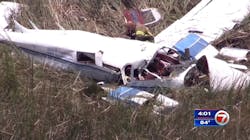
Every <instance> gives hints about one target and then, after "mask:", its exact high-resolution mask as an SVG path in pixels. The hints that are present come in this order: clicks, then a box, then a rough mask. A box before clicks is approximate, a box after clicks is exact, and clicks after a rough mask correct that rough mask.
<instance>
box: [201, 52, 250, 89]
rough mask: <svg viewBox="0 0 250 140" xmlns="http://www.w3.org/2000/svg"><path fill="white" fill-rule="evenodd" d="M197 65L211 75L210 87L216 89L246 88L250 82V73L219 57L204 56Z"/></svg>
mask: <svg viewBox="0 0 250 140" xmlns="http://www.w3.org/2000/svg"><path fill="white" fill-rule="evenodd" d="M197 67H198V69H199V70H200V71H202V72H203V73H204V74H207V75H209V83H210V87H211V89H212V90H214V91H220V90H230V89H244V88H246V87H248V86H249V84H250V77H249V75H247V74H246V73H244V72H242V71H239V70H237V69H234V68H232V67H230V66H229V65H228V64H227V63H226V62H225V61H222V60H219V59H217V58H213V57H206V56H203V57H202V58H201V59H199V60H198V62H197Z"/></svg>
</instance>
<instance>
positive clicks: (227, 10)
mask: <svg viewBox="0 0 250 140" xmlns="http://www.w3.org/2000/svg"><path fill="white" fill-rule="evenodd" d="M249 7H250V1H249V0H242V1H240V2H238V1H236V0H202V1H201V2H200V3H198V4H197V5H196V6H195V7H194V8H192V9H191V10H190V11H189V12H188V13H187V14H186V15H184V16H183V17H182V18H180V19H179V20H177V21H175V22H174V23H173V24H171V25H170V26H169V27H167V28H166V29H165V30H163V31H161V32H160V33H159V34H158V35H157V36H156V37H155V42H156V43H157V44H160V45H162V46H168V47H170V46H174V44H175V43H176V42H177V41H178V40H179V39H180V38H184V37H185V36H187V34H188V33H189V31H192V30H196V31H199V32H200V34H199V35H201V36H202V37H203V38H204V39H205V40H206V41H207V42H208V43H210V42H211V41H214V40H215V39H217V38H219V37H220V36H221V35H222V34H223V33H224V32H225V30H230V29H232V28H233V27H234V26H235V25H236V24H238V23H239V22H241V21H242V20H243V19H244V18H245V17H246V16H247V15H248V14H249Z"/></svg>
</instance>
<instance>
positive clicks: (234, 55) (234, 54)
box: [219, 47, 250, 62]
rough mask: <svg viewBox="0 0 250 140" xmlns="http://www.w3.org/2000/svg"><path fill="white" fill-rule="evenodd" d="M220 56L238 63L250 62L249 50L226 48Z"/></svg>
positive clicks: (221, 51)
mask: <svg viewBox="0 0 250 140" xmlns="http://www.w3.org/2000/svg"><path fill="white" fill-rule="evenodd" d="M219 54H220V55H222V56H224V57H228V58H231V59H233V60H234V61H238V62H239V61H249V60H250V50H248V49H240V48H231V47H224V48H222V49H221V50H220V52H219Z"/></svg>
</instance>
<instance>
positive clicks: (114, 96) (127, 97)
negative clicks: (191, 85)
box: [102, 86, 179, 113]
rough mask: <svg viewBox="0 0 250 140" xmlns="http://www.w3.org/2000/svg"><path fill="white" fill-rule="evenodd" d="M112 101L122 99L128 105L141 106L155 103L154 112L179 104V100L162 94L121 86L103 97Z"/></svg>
mask: <svg viewBox="0 0 250 140" xmlns="http://www.w3.org/2000/svg"><path fill="white" fill-rule="evenodd" d="M102 99H103V100H105V101H108V102H110V103H115V102H117V101H121V102H123V103H125V104H128V105H135V106H141V105H145V104H148V103H149V102H152V103H153V112H155V113H160V112H163V111H164V110H166V109H169V108H173V107H176V106H178V104H179V103H178V102H177V101H175V100H173V99H170V98H168V97H166V96H164V95H162V94H156V95H154V94H152V93H149V92H146V91H142V90H139V89H135V88H131V87H126V86H120V87H118V88H117V89H115V90H113V91H111V92H110V93H109V94H108V96H107V97H103V98H102Z"/></svg>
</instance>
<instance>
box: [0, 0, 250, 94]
mask: <svg viewBox="0 0 250 140" xmlns="http://www.w3.org/2000/svg"><path fill="white" fill-rule="evenodd" d="M220 1H223V2H224V3H223V4H225V3H226V4H228V5H234V4H236V5H234V6H235V7H230V8H229V9H225V10H222V9H221V7H218V6H217V5H218V4H219V5H221V2H220ZM220 1H219V0H217V1H208V0H202V1H201V2H200V3H199V4H198V5H197V6H196V7H195V8H193V9H192V10H191V11H190V12H189V13H188V14H187V15H185V16H184V17H183V18H181V19H180V20H177V21H176V22H175V23H173V24H172V25H170V26H169V27H168V28H167V29H165V30H163V31H162V32H161V33H160V34H159V35H157V36H156V38H155V39H156V43H150V42H142V41H137V40H128V39H123V38H112V37H107V36H103V35H99V34H95V33H90V32H86V31H80V30H40V29H37V28H35V29H27V28H25V27H24V26H22V25H20V24H19V23H18V22H17V21H15V20H14V23H15V27H14V28H13V29H9V28H8V25H9V21H8V20H7V19H8V18H9V17H10V16H11V14H12V13H11V12H10V11H12V10H13V9H14V11H15V12H18V8H19V7H20V5H19V4H17V3H11V2H1V5H0V10H1V11H2V13H1V14H2V17H1V24H0V25H1V31H0V34H1V36H0V41H1V42H5V43H11V44H15V45H16V46H17V47H20V48H22V49H23V50H26V51H27V50H28V51H29V52H32V53H39V54H43V55H46V56H49V57H52V58H56V59H58V60H60V61H61V62H62V63H65V62H67V63H71V64H73V65H76V66H77V67H80V68H81V71H82V72H83V73H85V75H87V76H89V77H91V78H93V79H96V80H98V81H105V82H112V81H113V82H119V81H121V82H122V83H123V84H124V85H127V86H131V87H136V88H152V87H156V86H160V87H169V88H180V87H184V86H192V85H195V84H199V83H203V82H206V81H208V83H209V85H210V86H211V87H212V89H214V90H223V89H225V88H226V89H228V88H227V87H229V86H232V84H233V82H235V80H236V79H235V78H239V79H241V80H239V81H240V82H237V83H236V84H235V85H236V87H237V86H241V87H243V88H244V87H246V86H247V84H249V76H248V75H247V74H245V73H243V72H242V71H240V70H237V69H235V68H233V67H235V65H234V66H233V65H228V64H227V63H224V62H223V63H222V62H221V60H218V59H215V58H214V56H216V55H217V54H218V53H219V52H218V51H217V50H216V49H215V48H214V47H213V46H212V45H210V44H209V43H210V41H213V40H214V39H216V38H217V37H219V36H220V35H221V34H222V33H223V31H222V30H223V29H224V28H228V29H231V28H233V26H234V25H235V24H236V23H235V20H239V21H241V20H242V19H243V18H244V16H245V15H246V14H247V13H248V12H247V11H246V9H247V7H248V6H249V5H250V2H248V1H247V0H243V1H242V2H241V3H240V4H239V3H235V1H233V0H227V1H225V0H220ZM211 9H212V10H213V11H217V15H218V13H219V14H220V16H219V18H216V17H214V15H212V14H211V15H208V13H210V12H208V11H210V10H211ZM232 11H233V12H234V14H232V15H230V16H229V15H228V13H230V12H232ZM204 16H206V18H204ZM208 20H211V21H208ZM215 20H216V24H214V21H215ZM222 20H223V21H222ZM220 22H221V23H223V24H219V23H220ZM209 23H213V24H212V25H208V24H209ZM213 25H214V26H213ZM194 27H195V29H193V28H194ZM197 31H199V32H198V33H197ZM210 62H213V63H210ZM217 64H218V65H217ZM222 66H223V68H221V67H222ZM219 68H221V69H222V70H226V71H228V72H227V73H223V71H220V69H219ZM219 72H222V73H223V74H220V73H219ZM232 74H236V75H237V76H236V77H234V75H232ZM228 77H229V78H228ZM232 77H234V78H232ZM214 79H217V80H214ZM218 79H219V80H218ZM223 79H226V80H223ZM242 81H245V82H244V83H242ZM219 82H223V84H219Z"/></svg>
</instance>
